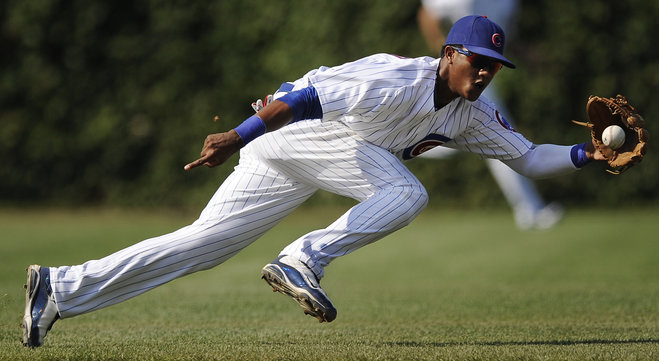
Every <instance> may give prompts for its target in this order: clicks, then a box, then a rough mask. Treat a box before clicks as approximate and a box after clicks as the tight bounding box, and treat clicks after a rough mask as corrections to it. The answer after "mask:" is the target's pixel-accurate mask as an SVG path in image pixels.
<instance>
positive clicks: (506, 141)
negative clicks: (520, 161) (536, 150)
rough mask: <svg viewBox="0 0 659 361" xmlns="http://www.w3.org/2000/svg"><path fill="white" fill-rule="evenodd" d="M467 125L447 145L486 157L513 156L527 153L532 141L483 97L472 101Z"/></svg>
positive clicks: (508, 158) (508, 157)
mask: <svg viewBox="0 0 659 361" xmlns="http://www.w3.org/2000/svg"><path fill="white" fill-rule="evenodd" d="M467 111H468V112H469V113H470V114H468V115H467V117H469V119H470V125H469V127H467V128H466V129H465V130H464V131H463V132H462V133H460V134H459V135H457V136H456V137H455V138H453V140H452V142H451V144H450V146H451V147H452V148H457V149H460V150H464V151H468V152H471V153H476V154H479V155H481V156H483V157H486V158H495V159H499V160H512V159H516V158H519V157H521V156H523V155H524V154H526V153H527V152H528V151H529V150H530V149H531V148H532V147H533V143H532V142H531V141H529V140H528V139H526V138H525V137H524V135H522V134H521V133H519V132H517V131H516V130H515V129H514V128H513V127H512V126H511V125H510V123H508V121H507V120H506V119H505V118H504V116H503V114H501V113H500V112H499V110H497V109H496V107H495V106H494V104H492V103H491V102H489V101H488V100H487V99H486V98H481V99H479V100H477V101H476V102H473V103H471V106H470V107H469V108H468V110H467Z"/></svg>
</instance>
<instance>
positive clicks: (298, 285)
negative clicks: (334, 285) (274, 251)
mask: <svg viewBox="0 0 659 361" xmlns="http://www.w3.org/2000/svg"><path fill="white" fill-rule="evenodd" d="M261 275H262V276H261V278H263V279H264V280H265V281H266V282H268V284H270V286H272V288H273V291H275V292H281V293H283V294H285V295H289V296H291V297H293V299H294V300H295V301H297V303H299V304H300V306H302V309H303V310H304V313H305V314H307V315H310V316H313V317H315V318H317V319H318V321H320V322H324V321H325V322H332V321H333V320H334V319H335V318H336V308H334V305H333V304H332V301H330V299H329V297H327V294H326V293H325V291H323V289H322V288H320V283H319V282H318V279H317V278H316V275H315V274H314V273H313V272H311V270H310V269H309V267H307V266H306V265H305V264H304V263H302V262H300V261H298V260H297V259H295V258H292V257H289V256H283V257H279V258H277V259H276V260H274V261H272V263H269V264H267V265H265V267H263V270H262V271H261Z"/></svg>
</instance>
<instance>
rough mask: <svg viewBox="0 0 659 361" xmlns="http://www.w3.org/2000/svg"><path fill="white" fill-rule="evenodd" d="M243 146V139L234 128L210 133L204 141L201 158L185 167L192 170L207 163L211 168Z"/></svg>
mask: <svg viewBox="0 0 659 361" xmlns="http://www.w3.org/2000/svg"><path fill="white" fill-rule="evenodd" d="M242 146H243V140H242V139H241V138H240V136H239V135H238V133H236V131H235V130H233V129H231V130H230V131H228V132H224V133H216V134H210V135H209V136H207V137H206V140H205V141H204V146H203V148H202V149H201V158H199V159H197V160H195V161H194V162H191V163H188V164H186V165H185V167H183V169H185V170H190V169H192V168H196V167H199V166H200V165H205V166H207V167H209V168H212V167H215V166H218V165H220V164H222V163H224V162H225V161H226V160H227V159H229V157H231V156H232V155H233V154H234V153H236V152H237V151H238V150H240V148H241V147H242Z"/></svg>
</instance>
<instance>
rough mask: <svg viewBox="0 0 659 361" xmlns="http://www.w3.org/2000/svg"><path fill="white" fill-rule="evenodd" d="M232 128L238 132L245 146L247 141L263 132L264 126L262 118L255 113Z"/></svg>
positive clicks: (264, 130)
mask: <svg viewBox="0 0 659 361" xmlns="http://www.w3.org/2000/svg"><path fill="white" fill-rule="evenodd" d="M233 130H235V131H236V133H238V136H239V137H240V139H242V141H243V146H245V145H247V144H248V143H249V142H251V141H253V140H254V139H256V138H258V137H260V136H262V135H263V134H265V132H266V126H265V122H263V119H261V118H260V117H259V116H257V115H252V116H251V117H249V118H247V119H245V121H244V122H242V123H240V125H238V126H237V127H235V128H234V129H233Z"/></svg>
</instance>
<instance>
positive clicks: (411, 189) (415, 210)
mask: <svg viewBox="0 0 659 361" xmlns="http://www.w3.org/2000/svg"><path fill="white" fill-rule="evenodd" d="M397 188H398V189H397V190H395V191H394V192H393V193H396V194H397V196H396V202H392V210H393V212H396V213H398V215H397V218H398V220H399V222H400V223H399V227H403V226H406V225H408V224H409V223H410V222H412V220H413V219H414V218H416V216H417V215H419V213H421V211H422V210H423V209H424V208H426V205H428V192H426V189H425V188H424V187H423V186H422V185H421V184H411V185H405V186H399V187H397Z"/></svg>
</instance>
